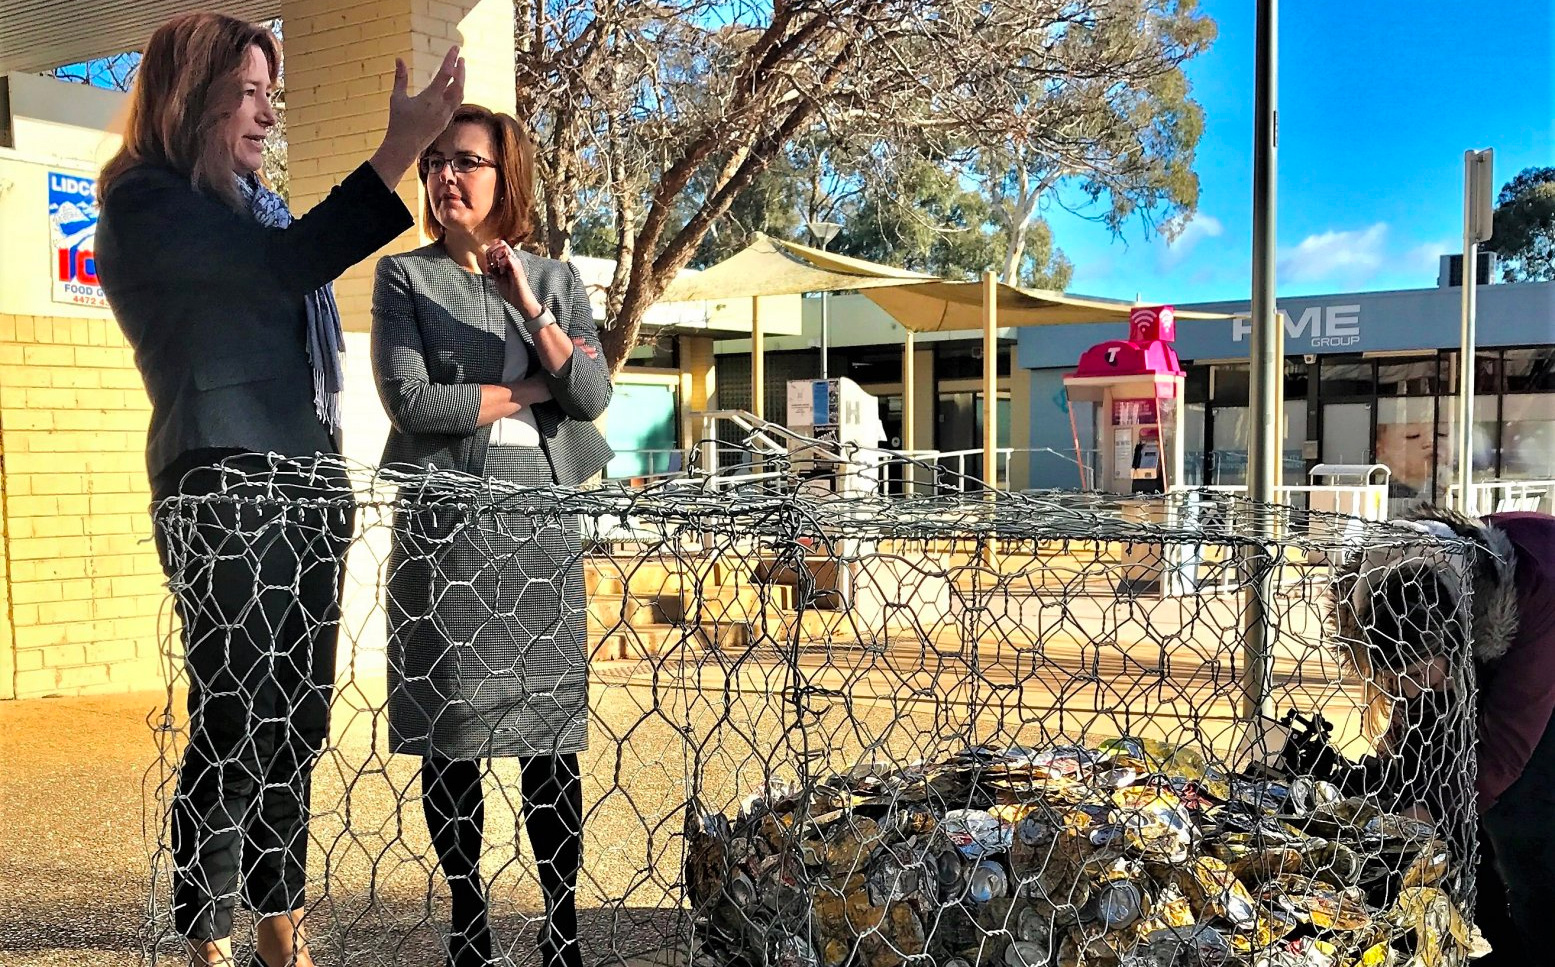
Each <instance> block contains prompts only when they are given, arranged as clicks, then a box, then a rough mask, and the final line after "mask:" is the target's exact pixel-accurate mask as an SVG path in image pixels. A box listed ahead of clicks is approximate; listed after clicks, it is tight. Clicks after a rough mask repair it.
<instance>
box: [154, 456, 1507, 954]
mask: <svg viewBox="0 0 1555 967" xmlns="http://www.w3.org/2000/svg"><path fill="white" fill-rule="evenodd" d="M246 459H247V462H246V463H245V462H241V461H233V462H229V464H228V465H227V466H226V467H225V468H224V469H223V470H221V471H219V472H217V471H213V472H212V476H211V479H210V480H209V481H208V486H205V487H204V489H203V490H200V491H199V492H197V493H188V492H186V495H184V496H180V497H175V498H172V499H170V500H168V501H166V502H164V503H163V504H161V505H160V506H159V507H158V509H157V515H156V516H157V524H158V541H159V546H160V547H161V548H162V550H163V555H164V560H165V563H166V565H167V566H168V568H169V572H170V575H171V577H170V586H171V588H172V590H173V596H174V599H175V601H176V609H174V610H175V612H176V614H175V617H177V618H178V619H181V620H179V621H176V622H175V621H170V622H169V635H168V643H169V644H168V657H169V665H168V667H169V681H170V688H169V705H168V711H167V714H166V715H165V716H164V717H163V719H162V720H161V722H160V723H158V735H159V738H160V739H161V745H162V749H163V755H162V759H161V766H160V767H159V769H158V770H157V771H156V772H155V773H154V779H155V780H156V781H155V782H154V789H153V790H152V795H153V799H154V803H155V806H156V808H155V809H153V810H150V811H149V813H148V815H149V816H150V820H149V824H150V828H149V829H148V833H149V839H150V842H151V844H152V853H153V856H152V859H153V870H154V879H155V882H153V883H152V897H153V900H152V907H151V916H150V918H149V921H148V928H147V938H148V941H147V942H148V950H149V951H150V952H151V953H152V955H153V960H155V959H157V958H158V957H164V958H165V957H170V956H174V955H175V952H176V951H177V950H178V949H179V948H178V946H177V944H178V941H177V937H178V936H179V935H180V934H182V935H186V936H187V935H190V931H191V929H193V930H196V931H197V930H198V929H200V928H201V927H202V926H204V927H206V928H210V927H211V925H212V924H213V923H214V925H215V928H216V929H217V930H218V931H219V929H220V928H221V927H223V926H224V925H225V922H226V921H225V918H230V917H234V916H235V917H236V924H237V925H236V927H235V928H234V929H235V936H237V937H238V938H239V946H240V947H241V946H242V944H243V943H244V942H245V941H244V938H245V937H246V938H247V939H248V941H249V942H251V941H252V937H253V927H252V922H253V919H254V918H255V917H256V916H263V915H266V914H270V913H276V912H281V911H284V910H290V909H297V910H303V911H305V913H304V923H305V928H306V930H307V933H308V934H309V935H310V937H311V947H312V950H313V953H314V956H315V957H316V958H317V959H319V961H320V962H326V963H338V964H383V965H389V964H395V965H398V964H426V963H439V962H443V961H444V959H445V958H446V959H447V961H448V962H450V963H456V964H460V965H462V964H463V963H473V962H482V963H501V964H526V963H528V964H542V963H543V964H546V965H547V967H550V965H552V964H576V963H586V964H624V963H638V962H643V963H662V964H671V963H673V964H697V965H707V967H711V965H715V964H716V965H723V964H739V965H748V967H823V965H824V967H850V965H853V967H896V965H901V964H919V965H924V967H930V965H932V967H986V965H1008V967H1036V965H1058V964H1062V965H1081V964H1083V965H1098V967H1109V965H1171V964H1248V965H1254V964H1256V965H1265V967H1276V965H1298V964H1299V965H1334V967H1337V965H1349V964H1367V965H1386V964H1398V965H1403V964H1410V963H1418V964H1422V965H1424V964H1429V965H1437V964H1455V963H1462V962H1465V961H1466V960H1467V958H1468V956H1469V955H1470V953H1471V952H1474V951H1475V948H1476V945H1477V944H1479V943H1480V942H1479V941H1478V938H1477V936H1476V935H1475V932H1474V930H1473V927H1472V924H1471V922H1470V919H1469V918H1470V916H1471V914H1472V909H1473V901H1474V869H1475V855H1476V854H1475V826H1474V812H1473V803H1474V788H1473V784H1474V765H1473V762H1474V760H1473V742H1474V734H1475V732H1474V727H1473V722H1474V707H1473V703H1474V695H1473V684H1472V683H1473V676H1472V673H1471V658H1470V652H1469V644H1468V641H1467V638H1468V635H1467V630H1466V629H1467V627H1468V624H1467V622H1468V615H1469V613H1470V611H1471V610H1472V607H1473V603H1472V600H1471V592H1470V583H1471V582H1469V581H1468V580H1467V579H1466V578H1464V574H1465V573H1466V572H1465V568H1466V567H1469V566H1471V564H1472V560H1471V559H1472V556H1473V554H1474V550H1473V548H1472V547H1471V546H1470V545H1468V544H1466V543H1457V542H1454V541H1453V540H1450V539H1444V538H1441V537H1437V536H1432V535H1430V534H1426V533H1422V532H1420V531H1418V530H1412V529H1408V528H1403V527H1396V526H1390V525H1386V524H1377V523H1371V522H1365V521H1360V520H1356V519H1351V518H1344V517H1339V516H1336V515H1325V514H1319V513H1311V512H1306V511H1299V510H1292V509H1289V508H1285V507H1280V506H1270V505H1261V504H1256V503H1252V502H1249V501H1246V500H1243V499H1239V498H1235V497H1229V496H1226V495H1224V494H1210V493H1180V494H1171V495H1167V496H1164V497H1154V498H1123V497H1115V496H1111V495H1102V494H1081V493H1060V492H1051V493H1027V494H1022V493H1009V492H983V493H976V494H970V495H969V494H965V493H962V492H961V490H962V489H964V488H961V487H956V488H944V489H941V490H940V491H939V492H934V491H936V489H937V488H935V487H933V486H930V487H927V488H920V490H926V491H929V493H927V494H926V495H924V496H918V497H899V496H886V495H883V494H881V493H880V492H879V490H880V488H878V487H876V486H874V482H876V481H878V480H879V479H882V478H883V477H884V476H885V475H884V474H882V473H881V468H880V467H879V466H875V467H871V468H870V469H869V471H868V473H867V474H865V475H864V476H863V477H857V478H856V477H854V476H851V475H849V474H846V473H843V474H839V473H835V472H833V473H829V474H813V473H812V474H810V475H805V474H801V473H797V472H795V471H796V468H799V467H800V465H799V464H797V463H796V464H780V465H773V464H771V463H770V462H767V461H769V459H770V458H768V457H762V458H761V460H760V461H755V460H753V463H755V464H756V465H755V466H753V467H747V468H746V472H745V473H743V474H742V475H723V476H713V477H705V478H694V477H687V478H679V479H675V480H670V481H666V482H662V483H659V484H657V485H654V486H651V487H648V488H642V489H625V488H619V487H610V486H606V487H603V488H597V489H589V490H585V489H568V488H557V487H550V488H520V487H516V486H512V485H508V484H505V483H503V482H501V481H497V480H488V479H476V478H470V477H465V476H461V475H457V474H450V473H396V472H393V471H389V470H383V471H372V470H367V469H364V468H352V467H345V466H341V465H336V464H330V463H327V462H324V463H320V462H310V463H305V464H303V463H295V462H285V461H278V460H275V459H274V458H258V457H252V458H246ZM751 470H755V471H761V472H749V471H751ZM935 472H942V471H935V470H934V469H933V468H924V467H921V466H915V465H909V466H906V467H904V468H898V470H896V471H895V472H893V474H892V476H894V477H897V478H900V477H901V474H902V473H907V474H919V473H923V474H932V473H935ZM186 491H187V488H186ZM342 561H343V562H344V563H341V562H342ZM321 589H322V590H321ZM337 589H338V597H337V596H336V592H337ZM337 601H338V606H337V604H336V602H337ZM1390 609H1391V610H1390ZM1406 612H1407V613H1406ZM175 626H176V627H178V628H181V629H182V630H181V631H178V632H177V633H175ZM206 656H209V657H206ZM186 693H187V698H186V697H185V696H186ZM325 707H329V708H331V709H332V713H331V715H330V717H329V719H328V724H327V728H326V726H325V723H324V720H323V719H322V717H321V710H322V709H323V708H325ZM213 736H214V737H213ZM569 756H571V757H572V758H570V759H569V758H568V757H569ZM310 775H311V787H310V784H309V783H310V780H309V776H310ZM456 777H462V778H456ZM310 803H311V810H310V809H309V808H308V805H309V804H310ZM223 856H225V857H227V859H225V860H224V859H223V858H222V857H223ZM472 958H473V959H472ZM272 967H275V965H272Z"/></svg>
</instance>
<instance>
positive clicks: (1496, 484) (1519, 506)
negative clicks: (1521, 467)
mask: <svg viewBox="0 0 1555 967" xmlns="http://www.w3.org/2000/svg"><path fill="white" fill-rule="evenodd" d="M1470 490H1471V496H1472V497H1473V499H1474V506H1473V510H1474V512H1476V513H1480V514H1493V513H1504V512H1506V511H1512V510H1535V511H1540V512H1542V513H1546V514H1549V513H1555V480H1486V481H1484V482H1482V483H1476V484H1473V485H1472V486H1471V487H1470ZM1446 501H1447V506H1449V507H1456V508H1458V509H1460V510H1463V509H1465V508H1464V505H1463V500H1462V498H1461V496H1460V493H1459V487H1458V485H1457V484H1449V485H1448V486H1447V496H1446Z"/></svg>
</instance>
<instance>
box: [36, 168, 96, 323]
mask: <svg viewBox="0 0 1555 967" xmlns="http://www.w3.org/2000/svg"><path fill="white" fill-rule="evenodd" d="M96 239H97V179H95V178H83V177H82V176H80V175H72V174H65V173H63V172H58V171H51V172H49V242H50V244H51V245H52V247H53V260H52V274H53V276H54V301H55V302H67V303H69V304H71V305H76V306H92V307H93V308H100V309H106V308H108V300H107V298H105V297H104V296H103V287H102V286H101V285H99V284H98V282H97V260H96V258H95V257H94V255H93V251H92V249H93V242H95V241H96Z"/></svg>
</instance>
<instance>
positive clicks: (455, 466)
mask: <svg viewBox="0 0 1555 967" xmlns="http://www.w3.org/2000/svg"><path fill="white" fill-rule="evenodd" d="M515 254H516V255H517V256H518V259H519V261H520V262H521V263H522V264H523V267H524V271H525V272H526V273H527V274H528V276H529V284H530V286H531V287H532V288H533V289H534V292H535V295H536V296H537V297H538V298H539V299H540V301H541V302H542V303H543V304H544V305H545V306H546V307H547V308H549V309H550V310H551V312H552V313H554V314H555V316H556V322H557V324H558V325H560V326H561V327H562V329H563V330H564V331H566V333H567V335H569V336H582V337H583V338H584V340H585V341H586V342H587V343H588V344H589V345H591V346H593V347H594V348H595V351H596V352H600V356H599V358H596V359H590V358H589V357H588V355H587V354H585V353H584V352H582V351H581V350H574V351H573V355H572V359H571V360H570V361H569V362H568V363H567V365H566V366H564V367H563V368H562V370H561V371H560V372H559V373H556V374H555V375H552V374H550V373H546V372H545V371H544V370H543V369H540V368H539V366H538V362H537V361H535V362H533V363H532V365H533V369H532V370H531V375H534V374H536V373H538V374H539V375H541V376H542V377H543V378H544V379H545V381H546V382H547V383H548V384H549V386H550V389H551V397H552V398H551V399H550V400H549V401H546V402H544V403H538V404H536V405H535V407H534V415H535V422H536V424H538V426H539V428H540V443H541V447H542V448H543V449H544V451H545V454H546V457H547V459H548V460H549V461H550V464H551V470H552V472H553V473H554V474H555V475H556V482H557V483H559V484H561V485H563V486H576V485H577V484H581V483H583V482H584V481H586V480H588V479H589V478H590V477H592V476H594V474H596V473H598V472H599V471H600V470H601V469H603V468H604V466H605V464H606V463H608V462H610V458H611V457H612V456H614V453H613V452H612V451H611V449H610V445H609V444H607V443H606V442H605V438H604V436H603V435H602V434H601V433H600V432H599V429H598V428H597V427H596V426H595V425H594V422H593V421H594V420H596V419H598V418H599V416H600V414H602V413H603V412H604V411H605V407H606V406H607V405H608V404H609V402H610V395H611V386H610V371H609V368H608V367H607V366H606V364H605V360H604V356H603V353H602V352H601V347H600V343H599V332H598V330H597V329H596V327H595V325H594V313H593V309H592V307H591V306H590V305H589V300H588V294H587V292H586V291H585V290H584V288H583V281H582V279H580V278H579V277H578V270H577V268H576V267H575V266H573V265H570V264H568V263H566V262H558V261H555V260H553V259H547V258H542V257H540V256H538V255H532V254H530V253H528V252H522V251H520V252H516V253H515ZM510 315H511V316H512V318H513V319H514V321H516V322H518V323H519V325H518V326H517V329H516V331H517V332H518V333H520V334H521V335H522V337H523V339H524V341H525V342H530V341H531V337H530V336H529V333H528V332H527V331H526V330H525V329H524V326H523V324H522V320H519V319H518V318H517V310H516V309H514V308H513V307H512V306H510V305H508V303H507V301H506V300H504V299H503V298H502V295H501V293H500V292H499V291H498V290H497V287H496V284H495V283H494V282H493V281H492V280H491V279H490V278H489V277H487V276H485V275H479V274H476V273H473V272H467V271H465V270H464V269H462V268H460V267H459V266H458V265H457V264H455V263H454V261H453V259H451V258H449V257H448V255H447V254H446V253H445V252H444V250H443V247H442V245H441V244H438V243H434V244H432V245H427V246H424V247H422V248H419V249H416V250H414V251H411V252H405V253H403V254H400V255H390V256H386V257H384V258H383V259H381V260H379V262H378V272H377V277H376V279H375V280H374V284H373V332H372V357H373V375H374V377H375V378H376V380H377V383H378V394H379V397H380V398H381V399H382V400H383V408H384V409H385V410H386V411H387V412H388V414H389V422H390V424H391V427H392V429H391V430H390V432H389V439H388V442H387V443H386V444H385V445H384V449H383V461H382V462H383V465H384V466H390V465H393V464H412V465H414V466H417V467H423V468H425V467H437V468H441V469H449V470H458V471H462V472H464V473H469V474H474V475H477V476H484V472H485V468H486V451H487V447H488V445H489V442H490V440H491V427H489V426H482V427H477V426H476V425H475V424H476V420H477V419H478V417H479V414H480V408H481V384H483V383H487V384H493V383H500V382H501V381H502V363H503V343H504V340H505V339H506V338H507V334H508V333H509V332H510V331H512V330H510V329H509V326H508V319H509V317H510ZM531 348H532V344H531ZM531 360H537V356H536V355H535V354H531Z"/></svg>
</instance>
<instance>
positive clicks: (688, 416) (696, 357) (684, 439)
mask: <svg viewBox="0 0 1555 967" xmlns="http://www.w3.org/2000/svg"><path fill="white" fill-rule="evenodd" d="M678 338H679V339H680V445H681V446H682V447H694V446H696V445H697V444H699V443H700V442H701V440H699V439H698V436H700V434H701V432H702V424H701V421H700V420H696V419H693V418H692V414H693V413H701V412H704V411H706V410H710V409H712V408H713V401H714V400H715V399H717V394H718V369H717V362H716V357H715V356H714V354H713V340H712V338H711V337H709V336H680V337H678Z"/></svg>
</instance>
